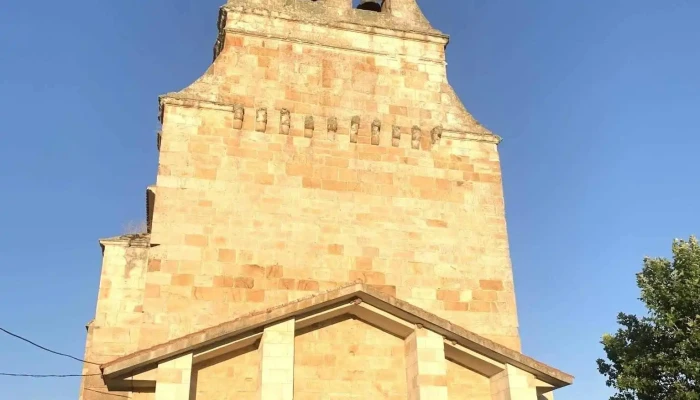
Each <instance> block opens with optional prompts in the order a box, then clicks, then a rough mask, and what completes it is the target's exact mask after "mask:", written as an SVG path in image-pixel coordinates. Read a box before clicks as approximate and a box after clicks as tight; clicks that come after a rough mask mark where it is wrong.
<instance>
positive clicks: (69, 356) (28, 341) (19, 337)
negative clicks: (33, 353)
mask: <svg viewBox="0 0 700 400" xmlns="http://www.w3.org/2000/svg"><path fill="white" fill-rule="evenodd" d="M0 331H2V332H5V333H6V334H8V335H10V336H13V337H15V338H17V339H19V340H22V341H25V342H27V343H29V344H31V345H32V346H36V347H38V348H40V349H42V350H44V351H48V352H49V353H53V354H56V355H59V356H62V357H68V358H71V359H73V360H75V361H80V362H82V363H86V364H92V365H98V366H99V365H100V364H98V363H94V362H90V361H85V360H83V359H81V358H78V357H73V356H71V355H69V354H64V353H59V352H58V351H54V350H51V349H47V348H46V347H44V346H41V345H39V344H36V343H34V342H32V341H31V340H29V339H26V338H23V337H22V336H20V335H17V334H14V333H12V332H10V331H8V330H7V329H3V328H0Z"/></svg>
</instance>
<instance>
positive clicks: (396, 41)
mask: <svg viewBox="0 0 700 400" xmlns="http://www.w3.org/2000/svg"><path fill="white" fill-rule="evenodd" d="M238 3H240V4H242V5H241V6H233V5H231V4H229V5H228V6H227V7H226V8H224V10H223V12H222V14H221V21H220V23H219V28H220V32H221V34H220V36H219V39H218V41H217V46H216V48H215V54H216V59H215V62H214V63H213V64H212V66H211V67H210V68H209V69H208V70H207V71H206V72H205V73H204V74H203V76H202V77H200V78H199V79H198V80H197V81H195V82H194V83H193V84H192V85H190V86H188V87H187V88H185V89H183V90H182V91H180V92H177V93H171V94H169V95H166V96H164V97H163V98H162V99H161V122H162V125H163V126H162V132H161V133H160V135H159V143H158V145H159V150H160V153H159V167H158V175H157V180H156V184H155V185H154V186H153V187H152V188H150V190H151V191H152V196H151V197H150V204H149V207H148V208H149V213H151V214H150V215H149V221H150V224H149V225H150V227H151V230H152V231H151V235H150V241H149V242H148V243H147V245H145V246H144V245H143V244H134V243H131V244H129V243H127V244H124V243H121V244H115V245H114V246H111V247H110V246H107V247H106V250H105V259H104V265H103V276H102V281H101V289H100V295H99V300H98V306H97V315H96V318H95V321H94V322H93V324H92V326H91V328H90V331H89V334H88V342H87V350H86V357H88V359H91V360H101V361H100V362H102V361H107V360H109V359H113V358H116V357H118V356H122V355H125V354H128V353H131V352H133V351H136V350H138V349H143V348H147V347H150V346H153V345H156V344H159V343H162V342H164V341H166V340H169V339H173V338H176V337H180V336H183V335H186V334H188V333H191V332H194V331H197V330H200V329H204V328H207V327H210V326H212V325H215V324H217V323H220V322H223V321H227V320H230V319H232V318H235V317H236V316H239V315H241V314H243V313H247V312H250V311H252V310H258V309H264V308H266V307H269V306H274V305H278V304H280V303H284V302H287V301H290V300H294V299H297V298H300V297H303V296H307V295H309V294H312V293H315V292H318V291H322V290H326V289H330V288H333V287H335V286H337V285H339V284H344V283H347V282H352V281H362V282H365V283H367V284H369V285H372V286H373V287H375V288H378V289H380V290H382V291H384V292H386V293H388V294H391V295H394V296H397V297H399V298H401V299H403V300H406V301H409V302H411V303H413V304H415V305H417V306H419V307H422V308H424V309H426V310H428V311H430V312H433V313H435V314H437V315H439V316H441V317H443V318H446V319H449V320H450V321H452V322H454V323H456V324H459V325H461V326H463V327H465V328H467V329H469V330H472V331H474V332H476V333H478V334H481V335H483V336H486V337H488V338H491V339H493V340H495V341H497V342H499V343H502V344H504V345H506V346H509V347H511V348H514V349H517V350H519V349H520V342H519V335H518V323H517V314H516V305H515V295H514V287H513V278H512V272H511V266H510V259H509V252H508V240H507V232H506V223H505V215H504V203H503V191H502V184H501V171H500V163H499V158H498V152H497V143H498V138H497V137H495V136H494V135H492V134H491V133H490V132H489V131H488V130H487V129H485V128H484V127H482V126H481V125H480V124H479V123H478V122H476V120H474V118H473V117H472V116H471V115H470V114H469V113H468V112H467V111H466V110H465V109H464V107H463V106H462V104H461V102H460V101H459V99H458V98H457V97H456V95H455V93H454V91H453V90H452V88H451V86H450V85H449V83H448V82H447V74H446V69H445V66H446V63H445V45H446V43H447V38H446V37H445V36H443V35H441V34H440V33H439V32H437V31H434V30H433V29H432V28H430V27H429V24H427V22H426V21H425V20H424V19H421V18H422V14H420V11H419V10H417V8H416V7H415V6H408V5H407V4H408V3H410V4H415V3H413V1H399V0H394V3H395V4H394V7H395V14H396V15H397V16H401V18H403V19H395V20H392V19H391V18H389V17H385V16H379V17H376V18H375V17H374V16H372V17H369V16H368V15H366V14H361V13H362V12H359V11H357V10H349V9H348V10H345V9H344V10H345V11H342V12H340V13H337V14H333V13H332V12H329V11H327V10H326V11H324V13H325V14H323V15H324V17H323V18H326V17H328V16H329V15H336V18H341V17H342V18H344V19H345V20H346V21H345V22H342V21H340V22H338V21H334V20H320V19H319V18H315V17H314V18H311V17H309V18H306V17H304V15H305V14H304V13H305V12H308V10H307V9H306V8H305V7H319V4H321V5H322V4H324V2H311V3H309V2H306V3H303V2H294V4H297V3H299V4H300V5H299V6H298V7H297V6H296V5H295V6H294V7H291V8H285V11H283V12H281V11H275V10H274V9H268V8H260V7H258V8H256V7H252V6H250V4H257V3H260V5H262V3H264V2H262V1H252V0H246V1H241V2H238ZM268 3H270V4H273V3H274V4H277V3H280V4H282V3H283V2H281V1H279V0H274V1H273V0H269V1H268ZM302 3H303V4H302ZM312 3H313V4H316V5H312ZM331 3H333V4H335V3H337V4H339V5H341V0H333V1H330V0H329V2H328V4H331ZM232 4H233V3H232ZM266 4H267V3H266ZM285 4H286V3H285ZM342 4H345V3H342ZM309 15H311V14H309ZM305 18H306V19H305ZM329 18H330V17H329ZM342 18H341V19H342ZM382 18H384V19H382ZM382 21H383V22H382ZM407 21H408V22H407ZM411 21H412V22H411ZM404 22H405V23H406V25H405V26H406V27H411V28H410V29H408V28H407V29H406V30H401V29H400V27H401V26H402V24H404ZM382 23H385V26H382ZM112 247H113V248H112ZM346 325H347V323H346ZM343 326H345V325H343V324H340V325H339V327H343ZM348 328H353V327H350V325H348ZM334 329H336V328H334ZM338 329H339V328H337V329H336V330H337V332H336V330H329V331H328V332H336V336H337V340H338V338H343V337H345V336H346V334H347V332H346V331H344V330H342V329H341V330H338ZM353 329H355V328H353ZM329 334H330V333H329ZM331 336H333V335H331ZM328 339H329V340H332V339H333V338H328ZM300 340H301V339H300ZM391 357H392V356H391V355H387V358H386V360H385V361H387V362H388V361H390V360H391ZM232 362H233V361H232ZM221 368H225V369H221ZM236 368H237V367H221V366H219V365H217V366H216V367H214V366H212V367H211V368H205V369H201V370H199V371H198V372H197V373H198V374H199V378H198V379H201V380H202V381H207V382H209V381H212V382H213V381H214V380H216V379H218V377H222V376H224V375H226V374H229V373H230V371H236ZM93 369H94V367H87V368H86V372H90V371H93ZM226 376H228V375H226ZM93 380H94V379H93ZM89 381H90V380H89V379H88V380H86V383H84V386H85V388H88V387H93V386H90V385H97V386H94V387H98V386H99V382H92V383H90V382H89ZM455 381H459V382H463V383H460V384H464V385H467V386H468V385H472V384H474V385H477V383H473V382H471V381H470V380H469V378H468V377H456V378H455ZM88 384H89V385H88ZM241 384H242V385H244V384H243V383H241ZM244 386H245V385H244ZM477 386H478V385H477ZM302 387H303V385H302ZM465 387H466V386H465ZM207 390H209V389H207ZM212 390H214V389H212ZM299 390H302V389H299ZM377 390H378V389H377ZM392 390H393V389H392ZM397 390H399V389H397ZM479 390H480V389H479ZM82 393H83V399H85V400H97V399H101V398H103V397H100V396H101V395H99V394H96V393H92V392H90V391H88V390H86V389H84V390H83V391H82ZM217 393H218V392H217ZM391 393H393V392H391ZM193 395H194V396H196V397H197V398H200V397H201V398H203V399H205V400H206V398H208V397H209V396H212V394H211V393H209V392H206V391H201V390H200V391H199V392H197V393H196V394H193ZM237 395H240V396H242V394H237ZM299 395H300V396H307V397H313V396H312V395H308V394H306V395H305V394H303V393H302V392H299ZM141 396H146V397H144V398H148V397H147V395H146V394H143V395H141ZM217 396H223V397H221V398H228V397H231V396H234V394H232V392H230V393H229V392H226V393H224V392H221V393H219V394H217ZM386 398H392V397H391V396H389V397H386Z"/></svg>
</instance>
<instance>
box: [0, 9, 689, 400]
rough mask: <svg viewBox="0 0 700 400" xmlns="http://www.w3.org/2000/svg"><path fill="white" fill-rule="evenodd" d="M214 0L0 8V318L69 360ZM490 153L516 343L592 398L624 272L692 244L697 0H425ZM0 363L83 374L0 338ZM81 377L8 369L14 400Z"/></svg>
mask: <svg viewBox="0 0 700 400" xmlns="http://www.w3.org/2000/svg"><path fill="white" fill-rule="evenodd" d="M223 1H224V0H197V1H195V0H189V1H188V0H149V1H135V0H122V1H97V2H95V1H87V0H72V1H54V0H52V1H48V0H35V1H7V2H5V3H4V4H3V7H2V11H0V171H2V173H1V174H0V188H2V193H3V195H2V196H1V197H0V209H1V210H2V211H0V227H1V228H0V326H2V327H5V328H7V329H10V330H14V331H16V332H18V333H21V334H24V335H26V336H28V337H30V338H32V339H34V340H36V341H38V342H40V343H42V344H44V345H46V346H49V347H51V348H54V349H57V350H60V351H63V352H68V353H71V354H74V355H77V356H79V357H82V352H83V345H84V339H85V328H84V325H85V323H87V322H88V321H89V320H90V319H91V318H92V316H93V313H94V307H95V301H96V291H97V285H98V276H99V273H100V261H101V260H100V249H99V246H98V243H97V240H98V238H101V237H108V236H113V235H116V234H119V233H120V232H121V230H122V227H123V226H124V225H125V224H126V223H127V222H128V221H131V220H139V219H142V218H143V215H144V207H145V206H144V198H145V194H144V191H145V188H146V186H147V185H149V184H152V183H153V182H154V180H155V173H156V162H157V159H156V156H157V154H156V149H155V143H156V138H155V132H156V131H157V129H158V122H157V119H156V116H157V101H156V99H157V96H158V95H159V94H162V93H165V92H168V91H172V90H178V89H180V88H182V87H183V86H185V85H187V84H188V83H190V82H191V81H193V80H194V79H195V78H197V77H198V76H199V74H201V73H202V72H203V71H204V70H205V68H206V67H207V65H208V64H209V62H210V61H211V55H212V46H213V44H214V39H215V34H216V32H215V27H216V18H217V10H218V7H219V6H220V5H221V3H223ZM421 4H422V6H423V8H424V11H425V13H426V15H427V16H428V17H429V19H430V20H431V21H432V22H433V24H434V25H435V26H436V27H437V28H439V29H441V30H443V31H444V32H446V33H449V34H450V35H451V36H452V41H451V44H450V46H449V47H448V61H449V67H448V71H449V78H450V81H451V83H452V84H453V86H454V87H455V88H456V90H457V92H458V93H459V95H460V96H461V98H462V100H463V101H464V103H465V104H466V106H467V108H468V109H469V110H470V111H471V112H472V113H473V114H474V115H475V116H476V117H477V118H478V119H479V120H480V121H482V122H483V123H484V124H485V125H486V126H488V127H489V128H491V129H492V130H493V131H494V132H496V133H498V134H500V135H501V136H503V137H504V139H505V140H504V142H503V144H502V145H501V147H500V151H501V156H502V161H503V170H504V179H505V191H506V205H507V211H508V225H509V234H510V239H511V246H512V257H513V263H514V270H515V277H516V289H517V294H518V306H519V314H520V323H521V333H522V338H523V343H524V345H523V347H524V351H525V353H526V354H528V355H531V356H533V357H535V358H537V359H540V360H542V361H545V362H547V363H550V364H552V365H553V366H556V367H558V368H560V369H563V370H564V371H567V372H569V373H572V374H574V375H576V378H577V379H576V383H575V385H574V386H573V387H571V388H567V389H564V390H562V391H560V394H559V396H558V399H559V400H590V399H605V398H607V396H606V395H607V394H608V393H609V391H608V390H607V389H606V388H605V385H604V380H603V379H602V377H600V376H599V375H598V373H597V372H596V367H595V360H596V358H597V357H599V356H601V355H602V350H601V347H600V345H599V343H598V342H599V338H600V336H601V335H602V334H603V333H605V332H608V331H612V330H614V329H615V327H616V324H615V316H616V314H617V312H619V311H622V310H625V311H630V312H639V311H642V308H641V306H640V304H639V303H638V301H637V300H636V298H637V296H638V293H637V288H636V286H635V284H634V274H635V273H636V272H637V271H638V270H639V269H640V268H641V261H642V258H643V256H644V255H654V256H667V255H669V253H670V245H671V241H672V239H673V238H675V237H681V238H687V237H688V236H689V235H691V234H693V233H700V212H698V206H697V205H698V195H699V194H700V184H699V181H698V171H699V168H698V158H697V154H698V148H700V139H699V137H700V132H699V130H698V126H699V123H698V115H699V114H698V110H699V109H700V75H699V74H698V71H700V52H698V43H700V28H698V25H697V21H698V20H700V2H698V1H692V0H676V1H662V0H635V1H633V0H616V1H610V0H587V1H560V0H537V1H526V0H513V1H487V0H460V1H456V0H455V1H425V0H424V1H421ZM0 372H22V373H80V365H79V363H77V362H73V361H71V360H64V359H61V358H59V357H55V356H52V355H50V354H48V353H45V352H42V351H40V350H37V349H34V348H32V347H30V346H28V345H25V344H23V343H21V342H18V341H16V340H14V339H12V338H10V337H8V336H4V335H0ZM78 385H79V380H78V379H77V378H74V379H64V380H45V381H37V380H32V379H20V378H3V377H0V387H2V391H3V395H4V396H5V397H4V398H5V399H8V400H15V399H17V400H34V399H36V400H43V399H52V400H69V399H70V400H74V399H76V398H77V393H78Z"/></svg>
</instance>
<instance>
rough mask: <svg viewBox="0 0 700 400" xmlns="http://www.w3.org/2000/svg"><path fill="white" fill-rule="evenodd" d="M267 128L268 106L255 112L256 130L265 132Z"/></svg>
mask: <svg viewBox="0 0 700 400" xmlns="http://www.w3.org/2000/svg"><path fill="white" fill-rule="evenodd" d="M266 129H267V108H259V109H258V111H257V112H256V114H255V130H256V131H258V132H265V130H266Z"/></svg>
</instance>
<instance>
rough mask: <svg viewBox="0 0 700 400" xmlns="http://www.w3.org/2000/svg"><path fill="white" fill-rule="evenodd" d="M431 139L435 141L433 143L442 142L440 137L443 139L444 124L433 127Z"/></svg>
mask: <svg viewBox="0 0 700 400" xmlns="http://www.w3.org/2000/svg"><path fill="white" fill-rule="evenodd" d="M430 139H431V141H432V142H433V145H436V144H438V143H440V139H442V126H436V127H435V128H433V130H432V131H431V132H430Z"/></svg>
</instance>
